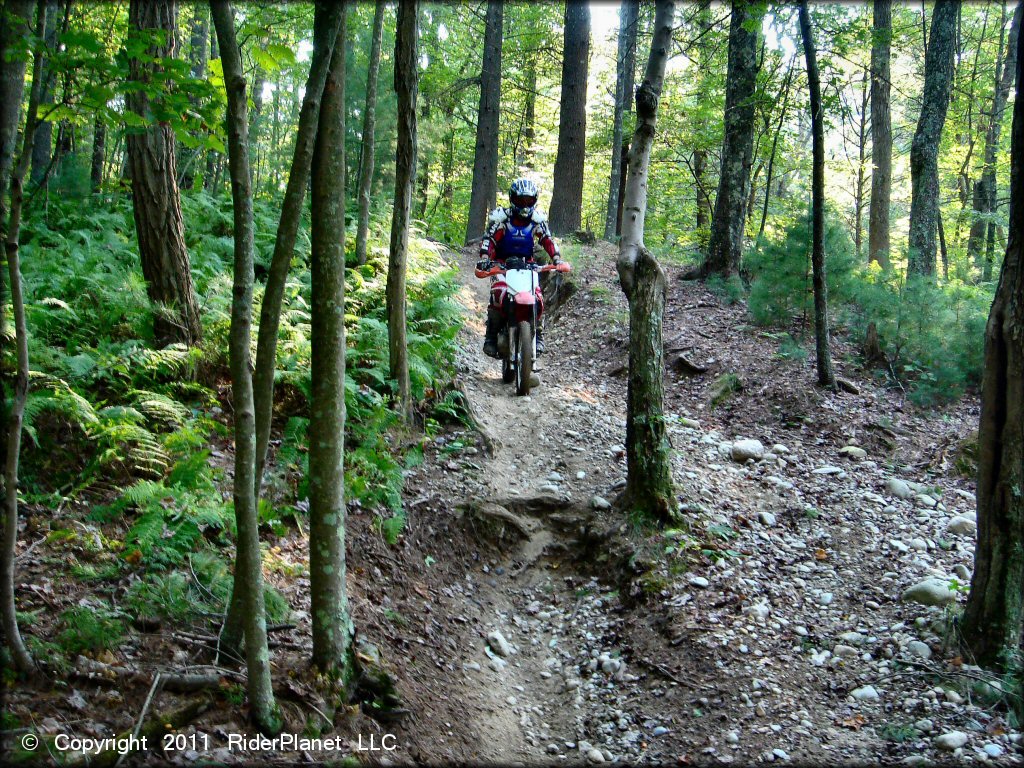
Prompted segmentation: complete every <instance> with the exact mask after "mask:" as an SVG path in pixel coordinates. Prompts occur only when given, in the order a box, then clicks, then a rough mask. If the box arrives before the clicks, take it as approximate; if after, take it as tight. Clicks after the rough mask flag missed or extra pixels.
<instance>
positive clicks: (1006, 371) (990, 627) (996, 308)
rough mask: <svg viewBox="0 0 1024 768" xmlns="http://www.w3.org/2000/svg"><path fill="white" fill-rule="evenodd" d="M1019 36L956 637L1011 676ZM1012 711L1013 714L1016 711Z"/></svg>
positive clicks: (1016, 502) (1020, 243)
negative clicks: (970, 539)
mask: <svg viewBox="0 0 1024 768" xmlns="http://www.w3.org/2000/svg"><path fill="white" fill-rule="evenodd" d="M1022 65H1024V36H1019V37H1018V40H1017V66H1016V71H1017V98H1016V102H1015V104H1014V108H1013V127H1012V129H1011V131H1012V133H1011V135H1012V147H1011V150H1010V228H1009V232H1008V239H1007V244H1006V256H1005V259H1004V260H1003V268H1002V272H1001V274H1000V276H999V285H998V287H997V288H996V295H995V300H994V301H993V302H992V309H991V311H990V312H989V317H988V326H987V328H986V330H985V368H984V371H983V373H982V384H981V420H980V425H979V427H978V492H977V499H978V538H977V545H976V548H975V554H974V575H973V577H972V580H971V591H970V595H969V596H968V600H967V607H966V610H965V611H964V617H963V624H962V627H963V636H964V640H965V642H966V645H967V646H968V648H969V649H970V651H971V654H972V655H973V657H974V659H976V660H977V663H979V664H982V665H985V666H989V665H991V666H1001V667H1004V668H1012V665H1013V664H1015V659H1016V656H1017V654H1019V652H1020V643H1021V622H1022V619H1024V494H1022V493H1021V489H1022V488H1024V300H1022V297H1024V98H1022V93H1021V81H1022V79H1024V71H1022V70H1024V66H1022ZM1018 709H1019V707H1018Z"/></svg>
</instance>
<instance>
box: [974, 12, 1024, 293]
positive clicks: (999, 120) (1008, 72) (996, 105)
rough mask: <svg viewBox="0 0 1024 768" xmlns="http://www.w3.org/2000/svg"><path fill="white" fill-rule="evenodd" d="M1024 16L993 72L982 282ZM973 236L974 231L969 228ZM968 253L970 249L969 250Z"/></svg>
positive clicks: (988, 268) (1016, 19)
mask: <svg viewBox="0 0 1024 768" xmlns="http://www.w3.org/2000/svg"><path fill="white" fill-rule="evenodd" d="M1022 13H1024V5H1020V4H1018V5H1017V9H1016V10H1015V11H1014V13H1013V20H1012V21H1011V23H1010V34H1009V36H1008V40H1007V46H1006V56H1005V58H1004V60H1003V63H1002V69H1001V70H999V71H997V73H996V87H995V92H994V93H993V95H992V113H991V114H990V115H989V124H988V130H986V131H985V150H984V152H985V154H984V158H985V165H984V168H983V169H982V172H981V182H980V185H979V186H980V188H981V189H980V195H979V197H980V198H981V204H982V207H981V209H980V210H979V209H975V210H976V211H977V213H976V216H979V217H980V218H982V220H983V225H982V230H983V231H984V232H985V262H984V265H983V267H982V279H983V280H986V281H988V280H991V279H992V264H993V261H994V260H995V229H996V222H995V221H994V220H993V217H994V214H995V212H996V195H997V191H998V180H997V178H996V155H997V154H998V152H999V138H1000V135H1001V133H1002V129H1003V112H1004V111H1005V110H1006V101H1007V99H1008V98H1009V95H1010V87H1011V86H1012V85H1013V77H1014V73H1015V72H1016V70H1017V39H1018V37H1019V35H1020V25H1021V14H1022ZM972 234H973V228H972ZM968 245H970V242H968ZM968 251H970V248H968ZM971 255H972V256H974V257H975V261H976V262H977V261H978V260H979V259H980V256H981V248H980V243H978V249H977V252H976V253H971Z"/></svg>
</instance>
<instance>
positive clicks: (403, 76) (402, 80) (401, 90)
mask: <svg viewBox="0 0 1024 768" xmlns="http://www.w3.org/2000/svg"><path fill="white" fill-rule="evenodd" d="M418 13H419V2H418V0H399V3H398V25H397V28H396V29H397V31H396V36H395V93H396V94H397V95H398V147H397V155H396V158H395V205H394V212H393V214H392V217H391V251H390V254H389V257H388V281H387V287H386V289H385V301H386V304H387V313H388V360H389V364H390V376H391V379H392V380H393V381H394V382H395V389H396V394H397V396H398V407H399V411H400V413H401V414H402V418H403V419H404V420H406V421H409V420H410V419H411V418H412V394H411V392H410V391H409V350H408V347H407V340H406V328H405V321H406V301H405V269H406V261H407V258H408V251H409V215H410V211H411V208H412V191H413V183H414V182H415V173H416V95H417V91H418V82H419V73H418V71H417V65H416V62H417V58H418V53H417V48H418V46H417V41H416V37H417V26H418V24H417V14H418Z"/></svg>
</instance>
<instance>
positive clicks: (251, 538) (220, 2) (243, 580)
mask: <svg viewBox="0 0 1024 768" xmlns="http://www.w3.org/2000/svg"><path fill="white" fill-rule="evenodd" d="M210 5H211V11H212V16H213V23H214V27H215V28H216V31H217V37H218V38H219V40H220V51H221V61H222V63H223V68H224V84H225V87H226V90H227V98H228V107H227V136H228V164H229V167H230V174H231V199H232V203H233V207H234V227H235V232H234V240H235V249H234V251H235V256H234V261H235V263H234V286H233V289H232V297H231V332H230V338H229V353H230V355H229V356H230V368H231V400H232V407H233V410H234V430H235V476H234V503H235V520H236V523H237V528H238V556H237V560H236V562H235V588H234V592H235V594H236V595H240V603H241V605H242V606H243V610H244V622H243V623H244V627H245V637H246V643H245V655H246V669H247V676H246V677H247V690H248V695H249V706H250V710H251V717H252V719H253V722H254V723H255V725H256V726H257V727H258V728H259V730H260V731H261V732H262V733H264V734H268V735H271V734H275V733H277V732H279V731H280V730H281V726H282V721H281V716H280V712H279V711H278V708H277V704H276V702H275V701H274V692H273V689H272V687H271V682H272V681H271V673H270V651H269V649H268V647H267V624H266V610H265V606H264V603H263V566H262V558H261V555H260V541H259V515H258V497H257V495H256V477H255V473H256V412H255V405H254V402H253V382H252V373H251V369H250V362H251V361H250V349H251V339H252V294H253V281H254V278H253V258H254V251H255V247H254V245H253V236H254V235H253V200H252V180H251V176H250V175H249V137H248V133H249V119H248V115H247V114H246V112H247V108H248V105H247V101H246V95H245V85H246V83H245V75H244V73H243V70H242V58H241V54H240V52H239V49H238V43H237V41H236V39H235V21H234V12H233V11H232V8H231V5H230V3H228V2H227V0H213V2H211V4H210ZM240 587H241V588H240Z"/></svg>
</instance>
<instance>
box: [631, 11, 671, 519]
mask: <svg viewBox="0 0 1024 768" xmlns="http://www.w3.org/2000/svg"><path fill="white" fill-rule="evenodd" d="M674 16H675V2H674V0H657V2H656V3H655V19H654V35H653V38H652V40H651V52H650V56H649V58H648V60H647V69H646V71H645V73H644V80H643V82H642V83H641V85H640V87H639V88H638V89H637V94H636V117H637V124H636V130H635V132H634V134H633V142H632V145H631V147H630V150H629V162H628V165H627V169H626V194H625V198H624V201H623V219H622V238H621V239H620V241H619V257H618V261H617V264H616V266H617V268H618V273H619V282H620V284H621V285H622V290H623V292H624V293H625V294H626V298H627V300H628V301H629V382H628V387H627V400H626V489H625V491H624V492H623V497H622V503H623V505H624V506H625V508H626V509H629V510H638V511H640V512H642V513H644V514H645V515H647V516H649V517H650V518H652V519H654V520H657V521H658V522H660V523H668V522H670V521H672V520H673V519H675V517H676V516H677V514H678V513H677V504H676V499H675V490H674V487H673V483H672V462H671V446H670V444H669V440H668V433H667V430H666V427H665V413H664V397H665V391H664V389H665V383H664V374H665V359H664V355H665V349H664V342H663V337H662V323H663V317H664V311H665V293H666V285H665V273H664V272H663V271H662V269H661V267H660V266H659V264H658V261H657V259H655V258H654V255H653V254H652V253H651V252H650V251H648V250H647V249H646V248H645V247H644V218H645V216H646V212H647V177H648V173H649V171H650V159H651V145H652V144H653V143H654V134H655V127H656V122H657V114H658V100H659V98H660V97H661V88H662V84H663V83H664V80H665V65H666V63H667V61H668V57H669V49H670V48H671V45H672V26H673V19H674Z"/></svg>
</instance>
